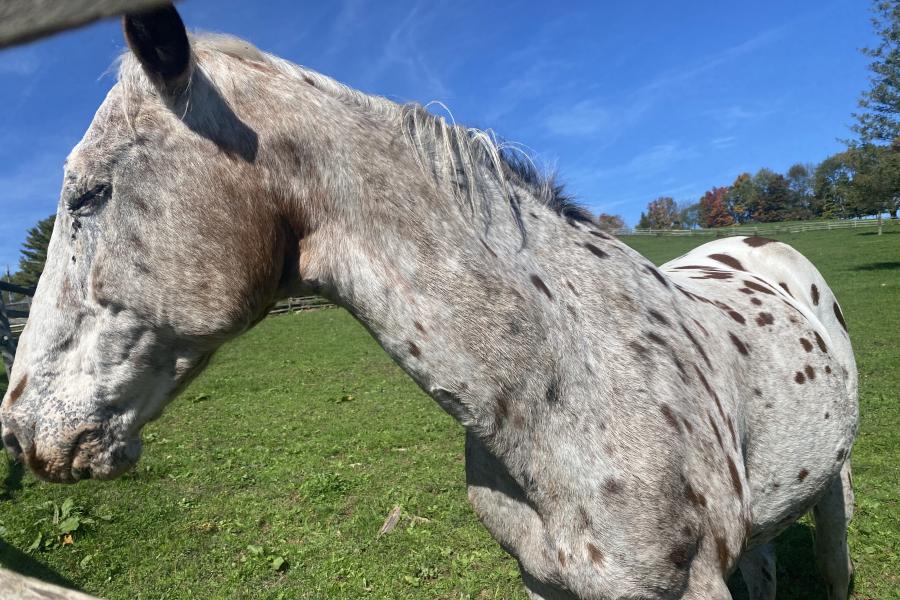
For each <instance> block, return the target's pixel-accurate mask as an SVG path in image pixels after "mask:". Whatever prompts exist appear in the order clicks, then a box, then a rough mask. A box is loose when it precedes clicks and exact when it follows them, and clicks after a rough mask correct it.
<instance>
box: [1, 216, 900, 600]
mask: <svg viewBox="0 0 900 600" xmlns="http://www.w3.org/2000/svg"><path fill="white" fill-rule="evenodd" d="M779 237H780V239H783V240H784V241H787V242H789V243H791V244H793V245H795V246H796V247H797V248H798V249H799V250H801V251H802V252H804V253H805V254H806V255H807V256H809V257H810V258H811V259H812V260H813V262H815V263H816V264H817V266H818V267H819V268H820V269H821V271H822V272H823V274H824V275H825V277H826V279H827V280H828V281H829V283H830V284H831V286H832V287H833V288H834V290H835V292H836V294H837V295H838V298H839V300H840V301H841V303H842V306H843V308H844V312H845V314H846V317H847V321H848V324H849V326H850V332H851V336H852V338H853V342H854V346H855V349H856V353H857V360H858V364H859V371H860V396H861V397H860V400H861V404H862V428H861V432H860V437H859V440H858V441H857V444H856V447H855V449H854V453H853V465H854V482H855V484H856V493H857V513H856V518H855V520H854V523H853V525H852V528H851V535H850V543H851V548H852V553H853V557H854V560H855V563H856V569H857V574H856V585H855V590H856V591H855V597H856V598H858V599H870V598H879V599H880V598H900V591H898V590H900V580H898V575H897V574H898V573H900V558H898V555H900V547H898V539H900V514H898V513H900V510H898V491H900V470H898V465H900V434H898V431H900V419H898V416H900V407H898V406H897V398H898V389H900V385H898V383H900V382H898V376H900V369H898V366H900V360H898V354H897V353H898V350H897V344H898V340H900V335H898V333H900V332H898V323H900V231H897V230H896V229H891V230H889V232H888V233H886V234H885V235H882V236H876V235H874V232H871V233H870V232H868V231H867V232H865V233H860V232H854V231H839V232H837V231H836V232H815V233H804V234H796V235H790V236H789V235H785V236H779ZM626 241H627V242H628V243H629V244H632V245H634V247H636V248H637V249H638V250H640V251H642V252H644V253H645V254H646V255H647V256H648V257H649V258H651V259H652V260H654V261H655V262H657V263H659V262H663V261H665V260H668V259H670V258H672V257H674V256H677V255H679V254H681V253H683V252H684V251H686V250H688V249H690V248H691V247H693V246H694V245H696V244H698V243H700V242H702V241H703V239H702V238H673V237H666V238H662V237H660V238H656V237H634V238H626ZM145 442H146V450H145V454H144V457H143V459H142V461H141V463H140V464H139V466H138V467H137V469H136V470H134V471H133V472H131V473H129V474H127V475H126V476H124V477H123V478H121V479H119V480H117V481H115V482H93V481H87V482H81V483H79V484H77V485H75V486H68V487H66V486H53V485H47V484H43V483H40V482H38V481H36V480H35V479H34V478H33V477H32V476H31V475H30V474H27V473H23V472H22V470H21V468H19V467H17V466H13V465H10V464H8V463H7V461H6V460H5V459H3V460H0V481H3V482H4V484H3V486H2V487H0V563H2V564H3V565H5V566H7V567H9V568H12V569H15V570H18V571H22V572H25V573H29V574H32V575H36V576H39V577H42V578H45V579H48V580H51V581H55V582H58V583H62V584H65V585H70V586H73V587H78V588H80V589H83V590H85V591H88V592H91V593H94V594H97V595H101V596H104V597H108V598H127V599H129V600H131V599H139V598H238V597H243V598H279V597H284V598H386V599H387V598H392V599H393V598H398V599H404V598H447V599H451V598H452V599H459V598H477V599H488V598H515V599H522V598H524V597H525V596H524V594H523V593H522V592H521V589H520V584H519V581H518V573H517V569H516V565H515V562H514V561H513V560H512V559H510V558H509V557H508V556H506V555H505V554H504V553H503V552H502V551H501V550H500V549H499V547H498V546H497V545H496V543H495V542H494V541H493V540H492V539H491V538H490V537H489V536H488V534H487V532H486V531H485V530H484V529H483V528H482V527H481V526H480V525H479V524H478V521H477V519H476V518H475V516H474V514H473V513H472V511H471V510H470V508H469V506H468V504H467V501H466V493H465V487H464V474H463V432H462V429H461V428H460V427H459V426H458V425H457V424H456V423H455V422H454V421H453V420H452V419H451V418H450V417H449V416H447V415H446V414H445V413H444V412H443V411H441V410H440V409H439V408H438V406H437V405H436V403H434V402H433V401H432V400H431V399H429V398H428V397H427V396H425V395H424V394H423V393H422V392H421V391H420V390H419V389H418V388H417V387H416V386H415V384H414V383H413V382H412V381H411V380H410V379H409V378H408V377H407V376H406V375H405V374H404V373H403V372H402V371H400V369H399V368H397V367H396V366H395V365H394V364H393V363H392V362H391V361H390V359H389V358H388V357H387V356H386V355H385V354H384V352H383V351H382V350H381V349H380V348H379V347H378V346H377V344H376V343H375V342H374V341H373V340H372V339H371V338H370V337H369V336H368V334H367V333H366V332H365V331H364V330H363V329H362V327H360V326H359V325H358V324H357V323H356V322H355V321H354V320H353V319H352V318H351V317H350V316H349V315H348V314H347V313H345V312H344V311H342V310H338V309H333V310H323V311H318V312H313V313H305V314H299V315H289V316H281V317H272V318H269V319H267V320H265V321H263V322H262V323H261V324H260V325H259V326H258V327H257V328H256V329H254V330H253V331H251V332H250V333H248V334H247V335H245V336H243V337H242V338H240V339H239V340H236V341H234V342H232V343H230V344H228V345H227V346H226V347H225V348H223V349H222V351H221V352H220V353H219V354H218V355H217V356H216V357H215V359H214V360H213V362H212V364H211V365H210V367H209V369H208V370H207V371H206V372H205V373H204V374H203V375H202V376H201V377H200V378H199V379H198V380H197V381H196V382H195V383H194V384H192V385H191V386H190V388H189V389H188V390H187V391H186V392H185V393H184V394H183V395H182V396H181V397H180V398H179V399H177V400H176V401H175V402H174V403H173V405H172V406H171V407H170V408H169V410H168V411H167V412H166V414H165V415H164V416H163V417H162V418H161V419H160V420H159V421H157V422H155V423H153V424H151V425H149V426H148V427H147V428H146V431H145ZM66 498H72V499H73V500H74V508H73V512H75V513H76V514H77V513H79V511H80V518H81V519H82V520H83V519H85V518H87V519H91V520H93V521H94V522H93V523H82V524H81V525H80V527H79V528H78V529H77V530H76V531H75V532H74V535H73V539H72V541H73V543H71V544H67V545H58V543H57V542H58V540H60V539H61V538H60V535H59V531H60V528H59V526H58V525H54V524H53V522H52V516H53V510H52V508H51V507H48V505H47V504H46V503H47V502H55V503H56V504H57V505H61V504H62V503H63V501H64V500H65V499H66ZM395 505H399V506H401V507H402V510H403V513H402V514H403V517H402V519H401V521H400V524H399V525H398V527H397V528H396V529H395V530H394V531H393V532H392V533H390V534H388V535H385V536H383V537H381V538H377V537H376V535H377V532H378V529H379V528H380V527H381V524H382V522H383V521H384V519H385V517H386V516H387V514H388V513H389V511H390V510H391V508H392V507H393V506H395ZM426 519H427V520H426ZM69 525H71V523H70V524H69ZM39 532H41V533H42V534H43V539H45V540H49V542H47V543H49V547H48V548H45V549H38V550H35V551H31V552H29V551H28V548H29V547H30V546H31V545H32V543H33V542H34V541H35V538H36V537H37V535H38V533H39ZM279 557H280V558H281V559H283V560H284V561H286V562H285V565H283V566H282V567H281V569H280V570H276V569H275V568H274V567H275V566H276V565H277V562H276V563H275V564H273V561H275V559H277V558H279ZM778 580H779V588H780V592H779V598H780V599H785V598H786V599H789V600H790V599H793V600H799V599H813V598H816V599H818V598H823V597H824V592H823V590H822V586H821V583H820V582H819V578H818V576H817V574H816V571H815V567H814V565H813V558H812V551H811V540H810V529H809V525H808V522H806V521H803V522H801V523H800V524H797V525H795V526H793V527H792V528H791V529H789V530H788V531H787V532H786V533H785V535H783V536H782V538H780V542H779V567H778ZM733 583H734V586H737V584H738V582H737V581H736V580H735V582H733ZM734 586H733V587H734ZM735 589H736V593H735V597H736V598H745V597H746V596H745V595H744V592H743V591H742V590H740V589H739V588H737V587H735Z"/></svg>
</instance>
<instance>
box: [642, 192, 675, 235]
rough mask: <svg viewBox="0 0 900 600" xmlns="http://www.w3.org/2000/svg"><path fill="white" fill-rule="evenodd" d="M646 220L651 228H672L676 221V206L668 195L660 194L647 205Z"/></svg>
mask: <svg viewBox="0 0 900 600" xmlns="http://www.w3.org/2000/svg"><path fill="white" fill-rule="evenodd" d="M647 221H648V222H649V223H650V228H651V229H672V227H674V226H675V223H676V222H677V221H678V206H677V205H676V204H675V200H674V199H673V198H670V197H669V196H662V197H660V198H657V199H656V200H654V201H652V202H651V203H650V204H648V205H647Z"/></svg>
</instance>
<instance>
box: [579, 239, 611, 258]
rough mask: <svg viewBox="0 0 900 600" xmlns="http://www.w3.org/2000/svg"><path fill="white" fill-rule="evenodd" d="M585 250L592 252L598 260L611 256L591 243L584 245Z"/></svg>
mask: <svg viewBox="0 0 900 600" xmlns="http://www.w3.org/2000/svg"><path fill="white" fill-rule="evenodd" d="M584 247H585V248H587V249H588V250H590V251H591V254H593V255H594V256H596V257H597V258H609V254H607V253H606V252H604V251H603V250H601V249H600V248H598V247H597V246H595V245H593V244H591V243H590V242H588V243H586V244H585V245H584Z"/></svg>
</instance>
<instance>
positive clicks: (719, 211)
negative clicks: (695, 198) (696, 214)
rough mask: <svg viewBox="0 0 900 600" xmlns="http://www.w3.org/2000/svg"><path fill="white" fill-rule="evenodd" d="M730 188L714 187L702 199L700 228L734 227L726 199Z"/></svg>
mask: <svg viewBox="0 0 900 600" xmlns="http://www.w3.org/2000/svg"><path fill="white" fill-rule="evenodd" d="M728 192H729V188H727V187H714V188H713V189H711V190H709V191H708V192H706V193H705V194H703V197H702V198H700V207H699V209H700V226H701V227H710V228H711V227H727V226H729V225H734V218H733V217H732V215H731V213H730V211H729V210H728V206H727V204H726V198H727V196H728Z"/></svg>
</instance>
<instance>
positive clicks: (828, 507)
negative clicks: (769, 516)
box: [813, 460, 853, 600]
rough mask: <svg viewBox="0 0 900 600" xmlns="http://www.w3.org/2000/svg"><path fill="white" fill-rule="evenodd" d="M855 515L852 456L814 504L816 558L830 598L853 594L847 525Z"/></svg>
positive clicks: (832, 599) (830, 599) (835, 598)
mask: <svg viewBox="0 0 900 600" xmlns="http://www.w3.org/2000/svg"><path fill="white" fill-rule="evenodd" d="M852 518H853V484H852V478H851V475H850V461H849V460H848V461H847V462H845V463H844V466H843V468H842V469H841V473H840V475H839V476H837V477H835V478H834V480H833V481H832V482H831V483H829V484H828V487H827V488H825V493H824V494H822V497H821V498H820V499H819V502H818V503H817V504H816V505H815V506H814V507H813V520H814V521H815V524H816V533H815V539H816V541H815V545H816V562H818V563H819V570H820V571H821V572H822V576H823V577H824V578H825V584H826V587H827V589H828V598H829V600H845V599H846V598H847V597H848V596H849V592H850V579H851V577H852V575H853V563H851V561H850V550H849V548H848V547H847V526H848V525H849V524H850V519H852Z"/></svg>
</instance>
